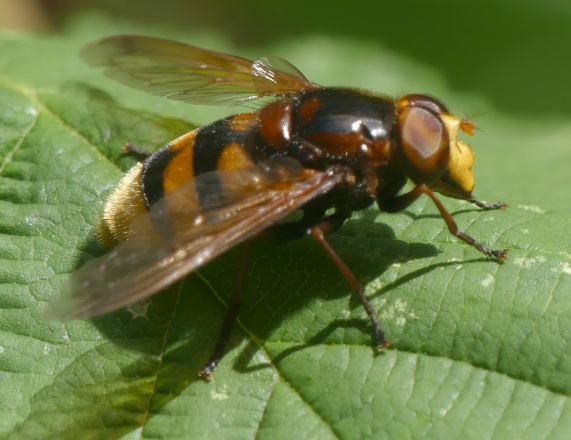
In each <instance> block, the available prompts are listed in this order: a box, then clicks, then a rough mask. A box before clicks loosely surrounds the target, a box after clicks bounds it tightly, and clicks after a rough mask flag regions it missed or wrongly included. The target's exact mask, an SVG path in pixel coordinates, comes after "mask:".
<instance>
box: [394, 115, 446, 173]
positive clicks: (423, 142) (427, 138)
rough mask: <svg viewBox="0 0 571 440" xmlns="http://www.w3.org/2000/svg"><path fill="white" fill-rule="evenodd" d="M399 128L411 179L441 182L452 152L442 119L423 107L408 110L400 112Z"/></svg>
mask: <svg viewBox="0 0 571 440" xmlns="http://www.w3.org/2000/svg"><path fill="white" fill-rule="evenodd" d="M399 128H400V141H401V142H400V143H401V148H402V152H403V154H404V156H405V159H406V162H407V165H408V166H407V168H408V172H409V175H410V177H411V178H412V179H413V180H414V181H416V182H417V183H430V182H432V181H433V180H435V179H438V178H439V177H440V176H441V175H442V172H443V171H444V169H445V167H446V164H447V161H448V152H449V148H448V146H449V141H448V133H447V131H446V128H445V127H444V124H443V123H442V121H441V120H440V118H438V116H437V115H436V114H434V113H433V112H431V111H430V110H427V109H424V108H422V107H406V108H404V109H402V110H401V112H400V115H399Z"/></svg>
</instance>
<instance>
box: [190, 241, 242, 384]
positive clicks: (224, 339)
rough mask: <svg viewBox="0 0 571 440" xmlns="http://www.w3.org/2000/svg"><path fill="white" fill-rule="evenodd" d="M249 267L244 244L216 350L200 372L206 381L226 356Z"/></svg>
mask: <svg viewBox="0 0 571 440" xmlns="http://www.w3.org/2000/svg"><path fill="white" fill-rule="evenodd" d="M247 267H248V252H247V246H242V247H241V248H240V254H239V255H238V267H237V268H236V282H235V285H234V290H233V292H232V298H231V299H230V303H229V304H228V308H227V309H226V315H225V316H224V321H223V322H222V328H221V329H220V334H219V336H218V341H217V342H216V345H215V346H214V351H213V352H212V355H211V356H210V358H209V359H208V362H207V363H206V365H205V366H204V368H202V370H200V371H199V372H198V377H200V378H201V379H202V380H204V381H206V382H210V381H211V380H212V377H213V374H214V370H215V369H216V367H217V366H218V364H219V363H220V361H221V360H222V357H224V353H225V351H226V345H227V344H228V340H229V339H230V334H231V332H232V327H233V325H234V322H235V321H236V317H237V316H238V311H239V310H240V306H241V305H242V298H243V293H244V288H245V277H246V271H247Z"/></svg>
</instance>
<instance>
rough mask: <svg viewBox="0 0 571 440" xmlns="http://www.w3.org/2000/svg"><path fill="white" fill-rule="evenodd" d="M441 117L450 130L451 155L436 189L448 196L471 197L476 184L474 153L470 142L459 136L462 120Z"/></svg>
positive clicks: (452, 117)
mask: <svg viewBox="0 0 571 440" xmlns="http://www.w3.org/2000/svg"><path fill="white" fill-rule="evenodd" d="M440 117H441V118H442V121H443V122H444V124H445V125H446V128H447V130H448V136H449V139H450V155H449V159H448V166H447V168H446V171H445V172H444V175H443V176H442V178H441V179H440V180H438V182H436V184H435V185H434V189H435V190H436V191H438V192H440V193H442V194H444V195H447V196H451V197H456V198H461V199H466V198H469V197H470V196H471V194H472V191H473V190H474V185H475V183H474V175H473V174H472V165H473V164H474V153H473V152H472V149H471V148H470V146H469V145H468V144H466V143H464V142H462V141H461V140H460V139H459V138H458V130H459V129H460V128H461V125H462V120H460V119H458V118H456V117H454V116H451V115H441V116H440Z"/></svg>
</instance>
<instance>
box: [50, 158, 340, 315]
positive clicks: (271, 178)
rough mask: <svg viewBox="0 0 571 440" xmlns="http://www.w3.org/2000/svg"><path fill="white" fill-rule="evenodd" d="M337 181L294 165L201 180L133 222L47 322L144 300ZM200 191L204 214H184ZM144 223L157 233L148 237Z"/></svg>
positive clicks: (80, 275)
mask: <svg viewBox="0 0 571 440" xmlns="http://www.w3.org/2000/svg"><path fill="white" fill-rule="evenodd" d="M340 181H341V175H340V173H338V172H335V171H329V172H317V171H313V170H307V169H304V168H302V167H301V166H299V164H297V162H295V161H293V160H291V159H280V160H274V161H270V162H266V163H263V164H260V165H258V166H255V167H252V168H248V169H245V170H240V171H232V172H211V173H206V174H203V175H201V176H199V177H197V178H196V179H195V180H194V181H193V182H192V184H191V185H188V186H186V187H184V188H181V189H180V190H178V191H176V192H175V193H173V194H172V195H170V196H168V197H167V196H165V198H164V199H163V200H162V201H160V202H158V203H157V204H156V205H154V206H153V207H152V209H151V211H150V212H149V214H146V215H145V216H141V217H140V218H139V219H137V220H136V221H135V222H134V224H133V227H132V231H131V236H130V238H129V239H128V240H127V241H125V242H123V243H121V244H119V245H118V246H117V247H115V248H114V249H113V250H112V251H111V252H110V253H109V254H107V255H104V256H103V257H100V258H98V259H95V260H92V261H90V262H88V263H87V264H85V265H84V266H83V267H82V268H81V269H79V270H78V271H77V272H75V273H74V274H73V275H72V277H71V281H70V284H69V288H68V291H67V292H65V293H64V294H63V295H62V297H61V298H60V299H59V300H58V301H56V302H55V303H53V304H52V305H51V308H50V309H51V310H49V315H51V316H53V317H57V318H64V319H65V318H79V317H88V316H94V315H99V314H103V313H107V312H110V311H113V310H116V309H118V308H121V307H123V306H126V305H128V304H131V303H133V302H136V301H139V300H141V299H143V298H146V297H148V296H150V295H152V294H153V293H155V292H157V291H159V290H161V289H163V288H164V287H167V286H168V285H170V284H172V283H174V282H175V281H177V280H180V279H181V278H183V277H184V276H185V275H187V274H188V273H189V272H191V271H193V270H195V269H197V268H199V267H201V266H202V265H204V264H205V263H207V262H209V261H211V260H212V259H213V258H215V257H217V256H218V255H220V254H222V253H223V252H225V251H226V250H228V249H229V248H231V247H233V246H235V245H236V244H238V243H240V242H242V241H244V240H247V239H248V238H251V237H253V236H254V235H256V234H257V233H258V232H260V231H262V230H263V229H265V228H267V227H268V226H270V225H272V224H273V223H275V222H277V221H279V220H281V219H283V218H284V217H286V216H287V215H288V214H289V213H291V212H293V211H295V210H297V209H298V208H300V207H301V206H302V205H304V204H305V203H307V202H308V201H309V200H311V199H313V198H315V197H317V196H319V195H321V194H324V193H326V192H328V191H329V190H331V189H332V188H333V187H334V186H335V185H337V184H338V183H339V182H340ZM197 191H200V192H201V193H202V194H206V196H207V197H204V198H202V197H201V202H202V205H201V208H200V209H198V208H196V207H192V206H193V205H192V204H190V206H191V207H190V208H185V206H187V207H188V206H189V205H188V204H184V203H181V201H182V200H192V197H194V196H195V195H196V192H197ZM203 199H204V200H203ZM149 218H151V219H152V224H153V225H159V231H160V232H159V233H156V232H150V231H149V229H148V228H147V226H146V225H148V224H149Z"/></svg>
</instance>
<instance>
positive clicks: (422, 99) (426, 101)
mask: <svg viewBox="0 0 571 440" xmlns="http://www.w3.org/2000/svg"><path fill="white" fill-rule="evenodd" d="M400 102H401V103H402V104H404V106H411V107H422V108H424V109H426V110H430V111H432V112H434V113H436V114H437V115H439V114H448V113H449V112H448V109H447V108H446V106H445V105H444V104H442V103H441V102H440V101H439V100H437V99H435V98H431V97H430V96H426V95H420V94H418V93H414V94H411V95H406V96H405V97H403V98H402V99H401V100H400Z"/></svg>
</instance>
